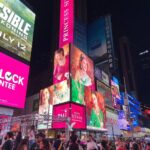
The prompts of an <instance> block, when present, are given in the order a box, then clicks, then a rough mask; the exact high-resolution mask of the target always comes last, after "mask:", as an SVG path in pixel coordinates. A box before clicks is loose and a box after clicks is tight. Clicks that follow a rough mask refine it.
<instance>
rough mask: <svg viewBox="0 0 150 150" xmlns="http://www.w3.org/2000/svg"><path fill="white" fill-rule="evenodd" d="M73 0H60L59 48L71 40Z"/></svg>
mask: <svg viewBox="0 0 150 150" xmlns="http://www.w3.org/2000/svg"><path fill="white" fill-rule="evenodd" d="M73 32H74V0H60V27H59V48H61V47H63V46H64V45H65V44H68V43H72V42H73V35H74V34H73Z"/></svg>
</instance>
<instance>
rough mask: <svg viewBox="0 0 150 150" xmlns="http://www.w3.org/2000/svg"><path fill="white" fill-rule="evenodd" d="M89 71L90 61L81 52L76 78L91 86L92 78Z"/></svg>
mask: <svg viewBox="0 0 150 150" xmlns="http://www.w3.org/2000/svg"><path fill="white" fill-rule="evenodd" d="M87 71H88V62H87V60H86V57H85V56H84V55H83V54H81V55H80V58H79V67H78V70H77V71H76V74H75V80H76V81H78V82H80V83H81V84H83V85H85V86H91V85H92V80H91V78H90V76H89V75H88V73H87Z"/></svg>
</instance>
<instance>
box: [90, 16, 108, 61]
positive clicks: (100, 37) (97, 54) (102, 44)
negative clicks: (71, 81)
mask: <svg viewBox="0 0 150 150" xmlns="http://www.w3.org/2000/svg"><path fill="white" fill-rule="evenodd" d="M105 31H106V30H105V17H100V18H99V19H98V20H96V21H95V22H93V23H91V24H89V26H88V39H87V40H88V54H89V56H90V57H92V59H93V60H94V61H99V59H101V58H102V57H105V56H106V55H107V44H106V34H105Z"/></svg>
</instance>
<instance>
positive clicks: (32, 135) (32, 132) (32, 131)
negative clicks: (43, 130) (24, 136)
mask: <svg viewBox="0 0 150 150" xmlns="http://www.w3.org/2000/svg"><path fill="white" fill-rule="evenodd" d="M28 137H29V148H31V146H32V145H33V143H35V127H34V125H32V126H31V128H30V130H29V131H28Z"/></svg>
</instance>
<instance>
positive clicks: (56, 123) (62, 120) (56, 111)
mask: <svg viewBox="0 0 150 150" xmlns="http://www.w3.org/2000/svg"><path fill="white" fill-rule="evenodd" d="M69 107H70V104H69V103H68V104H62V105H56V106H54V107H53V121H52V128H57V129H60V128H66V127H67V124H66V119H67V118H68V117H69V114H70V109H69Z"/></svg>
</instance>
